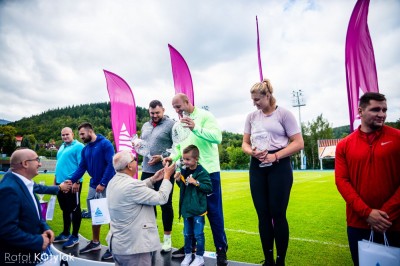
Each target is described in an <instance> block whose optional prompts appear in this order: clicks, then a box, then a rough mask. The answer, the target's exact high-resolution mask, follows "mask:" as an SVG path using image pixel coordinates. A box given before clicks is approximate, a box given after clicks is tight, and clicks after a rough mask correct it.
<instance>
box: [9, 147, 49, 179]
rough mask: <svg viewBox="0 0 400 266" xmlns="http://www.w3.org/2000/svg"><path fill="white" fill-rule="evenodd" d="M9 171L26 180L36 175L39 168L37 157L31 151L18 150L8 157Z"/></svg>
mask: <svg viewBox="0 0 400 266" xmlns="http://www.w3.org/2000/svg"><path fill="white" fill-rule="evenodd" d="M10 165H11V167H10V168H11V170H12V171H13V172H16V173H18V174H20V175H23V176H24V177H26V178H28V179H32V178H33V177H35V176H36V175H38V169H39V167H40V166H42V165H41V164H40V161H39V157H38V155H37V154H36V152H35V151H33V150H31V149H19V150H16V151H14V152H13V154H11V157H10Z"/></svg>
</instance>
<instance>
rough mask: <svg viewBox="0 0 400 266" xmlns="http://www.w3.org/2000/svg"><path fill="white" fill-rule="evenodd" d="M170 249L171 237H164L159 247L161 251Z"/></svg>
mask: <svg viewBox="0 0 400 266" xmlns="http://www.w3.org/2000/svg"><path fill="white" fill-rule="evenodd" d="M171 249H172V241H171V238H170V237H168V238H164V243H163V245H162V248H161V252H170V251H171Z"/></svg>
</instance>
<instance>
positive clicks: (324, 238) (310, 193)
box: [34, 171, 352, 266]
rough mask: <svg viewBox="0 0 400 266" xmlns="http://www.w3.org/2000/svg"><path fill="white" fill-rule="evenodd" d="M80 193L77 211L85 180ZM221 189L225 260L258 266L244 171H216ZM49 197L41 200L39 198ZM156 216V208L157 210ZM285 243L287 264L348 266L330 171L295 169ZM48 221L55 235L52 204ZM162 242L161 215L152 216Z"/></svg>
mask: <svg viewBox="0 0 400 266" xmlns="http://www.w3.org/2000/svg"><path fill="white" fill-rule="evenodd" d="M53 178H54V177H53V175H52V174H41V175H39V176H37V177H35V179H34V180H35V181H36V182H39V181H40V180H45V181H46V184H47V185H50V184H52V182H53ZM85 178H86V179H85V182H84V187H83V190H82V196H81V199H82V208H83V209H85V208H86V195H87V192H88V182H87V180H88V176H86V177H85ZM221 179H222V181H221V182H222V191H223V204H224V216H225V230H226V234H227V238H228V243H229V250H228V258H229V259H230V260H234V261H242V262H250V263H260V261H262V260H263V259H264V258H263V253H262V249H261V243H260V239H259V236H258V222H257V216H256V212H255V209H254V206H253V202H252V200H251V195H250V189H249V182H248V172H222V173H221ZM178 197H179V188H178V187H177V186H175V187H174V196H173V204H174V210H175V219H174V225H173V237H172V243H173V246H174V247H178V248H179V247H181V246H182V245H183V235H182V229H183V222H182V221H179V220H178ZM48 198H49V196H45V200H46V199H48ZM157 210H158V213H159V214H161V210H160V208H159V207H158V208H157ZM287 216H288V220H289V226H290V242H289V249H288V253H287V259H286V263H287V265H296V266H297V265H352V261H351V257H350V252H349V249H348V246H347V235H346V220H345V203H344V201H343V199H342V198H341V196H340V194H339V193H338V191H337V189H336V186H335V183H334V173H333V171H298V172H295V173H294V184H293V188H292V193H291V197H290V203H289V207H288V211H287ZM54 218H55V219H54V220H53V221H48V223H49V224H50V226H51V227H52V228H53V230H54V232H55V233H56V234H58V233H60V232H61V230H62V215H61V211H60V209H59V207H58V204H57V206H56V212H55V215H54ZM157 222H158V225H159V231H160V237H161V239H162V223H161V215H159V216H158V218H157ZM107 232H108V226H103V227H102V231H101V237H100V238H101V241H102V243H103V244H106V242H105V236H106V234H107ZM80 233H81V234H82V235H83V236H85V237H86V238H89V239H91V234H92V233H91V220H90V219H83V220H82V226H81V230H80ZM205 237H206V250H209V251H214V244H213V240H212V234H211V229H210V227H209V226H208V221H207V222H206V228H205Z"/></svg>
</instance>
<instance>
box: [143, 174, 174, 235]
mask: <svg viewBox="0 0 400 266" xmlns="http://www.w3.org/2000/svg"><path fill="white" fill-rule="evenodd" d="M174 174H175V173H174ZM174 174H172V176H171V178H170V181H171V183H172V190H171V193H170V194H169V197H168V201H167V203H165V204H164V205H161V212H162V222H163V227H164V231H167V232H168V231H172V222H173V221H174V209H173V208H172V193H173V192H174V183H175V179H174ZM153 175H154V173H146V172H142V176H141V179H142V180H146V179H147V178H150V177H152V176H153ZM161 183H162V180H160V181H157V182H156V183H155V184H154V190H155V191H158V190H159V189H160V186H161ZM154 212H155V213H156V216H157V208H156V206H154Z"/></svg>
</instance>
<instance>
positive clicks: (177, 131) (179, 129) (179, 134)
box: [172, 112, 191, 143]
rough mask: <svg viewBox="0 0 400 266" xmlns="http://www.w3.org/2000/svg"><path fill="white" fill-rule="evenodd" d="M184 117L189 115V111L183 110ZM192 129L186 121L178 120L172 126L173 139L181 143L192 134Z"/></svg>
mask: <svg viewBox="0 0 400 266" xmlns="http://www.w3.org/2000/svg"><path fill="white" fill-rule="evenodd" d="M182 115H183V117H189V114H188V113H187V112H183V114H182ZM190 132H191V130H190V129H189V128H188V127H187V125H186V124H185V123H181V122H176V123H175V124H174V126H173V127H172V141H173V142H174V143H180V142H182V141H184V140H185V139H187V138H188V137H189V135H190Z"/></svg>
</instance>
